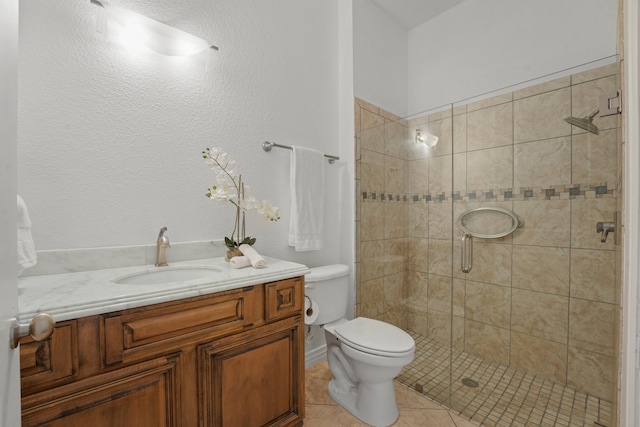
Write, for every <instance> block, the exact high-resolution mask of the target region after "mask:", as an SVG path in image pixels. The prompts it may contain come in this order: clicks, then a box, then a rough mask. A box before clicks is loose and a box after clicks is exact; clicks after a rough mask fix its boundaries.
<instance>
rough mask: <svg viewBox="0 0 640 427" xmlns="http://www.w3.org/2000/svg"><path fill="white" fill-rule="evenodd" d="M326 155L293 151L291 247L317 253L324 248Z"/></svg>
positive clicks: (300, 148)
mask: <svg viewBox="0 0 640 427" xmlns="http://www.w3.org/2000/svg"><path fill="white" fill-rule="evenodd" d="M323 211H324V154H323V153H321V152H320V151H316V150H312V149H309V148H304V147H296V146H294V147H293V150H292V154H291V217H290V220H289V246H293V247H294V248H295V250H296V251H315V250H319V249H322V247H323V246H324V237H323V234H322V233H323V222H324V214H323Z"/></svg>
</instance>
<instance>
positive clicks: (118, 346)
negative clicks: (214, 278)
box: [100, 287, 256, 366]
mask: <svg viewBox="0 0 640 427" xmlns="http://www.w3.org/2000/svg"><path fill="white" fill-rule="evenodd" d="M255 294H256V292H255V288H254V287H250V288H243V289H236V290H233V291H229V292H222V293H218V294H215V295H213V296H210V297H198V298H194V299H192V300H183V301H182V302H180V303H170V304H159V305H158V306H150V307H144V308H141V309H132V310H127V311H123V312H121V313H111V314H106V315H103V316H101V322H100V329H101V344H102V347H103V350H102V351H103V358H104V359H103V360H104V363H105V365H106V366H109V365H111V364H114V363H120V362H123V361H127V360H135V359H136V357H139V355H142V354H144V355H145V356H148V355H149V354H150V352H151V354H153V352H154V346H155V347H157V348H158V351H163V350H164V349H165V348H166V347H167V346H168V345H169V344H170V343H171V342H175V343H178V344H179V343H180V342H181V341H183V340H184V339H188V338H189V336H200V335H203V334H206V336H207V337H216V336H221V335H224V334H229V333H233V332H237V331H241V330H243V329H244V328H246V327H249V326H251V325H252V324H253V323H254V317H255V298H256V297H255Z"/></svg>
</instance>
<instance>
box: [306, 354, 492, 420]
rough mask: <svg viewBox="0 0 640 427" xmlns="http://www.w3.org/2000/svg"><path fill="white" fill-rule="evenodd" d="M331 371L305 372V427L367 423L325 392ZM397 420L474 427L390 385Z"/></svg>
mask: <svg viewBox="0 0 640 427" xmlns="http://www.w3.org/2000/svg"><path fill="white" fill-rule="evenodd" d="M330 379H331V372H330V371H329V367H328V366H327V362H326V361H325V362H321V363H318V364H317V365H314V366H312V367H310V368H308V369H307V371H306V380H305V385H306V389H305V400H306V407H305V409H306V415H305V420H304V426H305V427H360V426H367V424H365V423H363V422H361V421H359V420H358V419H357V418H355V417H354V416H353V415H351V414H350V413H349V412H348V411H347V410H346V409H343V408H342V407H341V406H339V405H338V404H337V403H336V402H334V401H333V400H332V399H331V397H329V393H327V384H328V383H329V380H330ZM394 385H395V389H396V400H397V402H398V408H399V412H400V417H399V418H398V421H396V422H395V423H394V424H393V425H394V426H395V427H420V426H425V427H427V426H429V427H477V426H479V424H478V423H474V422H470V421H467V420H466V419H464V418H463V417H461V416H460V415H457V414H456V413H454V412H452V411H449V410H448V409H447V408H445V407H443V406H441V405H439V404H438V403H435V402H434V401H432V400H431V399H429V398H428V397H426V396H423V395H421V394H420V393H418V392H416V391H414V390H412V389H410V388H408V387H406V386H404V385H402V384H400V383H398V382H397V381H396V382H395V383H394Z"/></svg>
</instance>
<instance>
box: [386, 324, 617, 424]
mask: <svg viewBox="0 0 640 427" xmlns="http://www.w3.org/2000/svg"><path fill="white" fill-rule="evenodd" d="M409 334H410V335H411V336H412V337H413V339H414V340H415V342H416V358H415V359H414V361H413V362H412V363H411V364H409V365H408V366H406V367H405V369H404V370H403V371H402V372H401V373H400V375H399V376H398V377H397V378H396V380H397V381H399V382H401V383H402V384H404V385H406V386H408V387H410V388H412V389H414V390H416V391H418V392H421V393H422V394H424V395H426V396H428V397H430V398H432V399H434V400H435V401H437V402H440V403H442V404H443V405H446V406H448V407H451V408H452V410H453V411H455V412H457V413H458V414H460V415H461V416H463V417H465V418H467V419H470V420H473V421H476V422H478V423H481V424H482V425H483V426H487V427H508V426H518V427H529V426H550V427H556V426H567V427H593V426H594V425H602V426H611V425H612V423H611V412H612V406H611V402H608V401H605V400H602V399H599V398H597V397H594V396H589V395H586V394H584V393H581V392H577V391H575V390H573V389H571V388H569V387H564V386H562V385H560V384H557V383H554V382H553V381H549V380H544V379H541V378H538V377H536V376H534V375H530V374H527V373H525V372H522V371H519V370H516V369H513V368H510V367H505V366H502V365H500V364H498V363H495V362H491V361H487V360H484V359H482V358H480V357H477V356H474V355H472V354H468V353H464V352H459V351H456V350H451V349H449V348H447V347H445V346H443V345H442V344H440V343H438V342H436V341H434V340H432V339H429V338H426V337H423V336H421V335H419V334H416V333H414V332H411V331H409ZM449 356H451V362H450V357H449ZM452 375H453V378H452V381H451V384H452V387H451V389H449V382H450V381H449V378H450V376H452ZM596 423H597V424H596Z"/></svg>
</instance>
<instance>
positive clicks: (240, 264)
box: [229, 256, 251, 268]
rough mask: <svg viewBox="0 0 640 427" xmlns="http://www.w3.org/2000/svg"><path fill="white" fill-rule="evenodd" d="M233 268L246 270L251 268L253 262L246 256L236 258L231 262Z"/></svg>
mask: <svg viewBox="0 0 640 427" xmlns="http://www.w3.org/2000/svg"><path fill="white" fill-rule="evenodd" d="M229 264H230V265H231V268H245V267H250V266H251V261H249V258H247V257H246V256H234V257H233V258H231V259H230V260H229Z"/></svg>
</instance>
